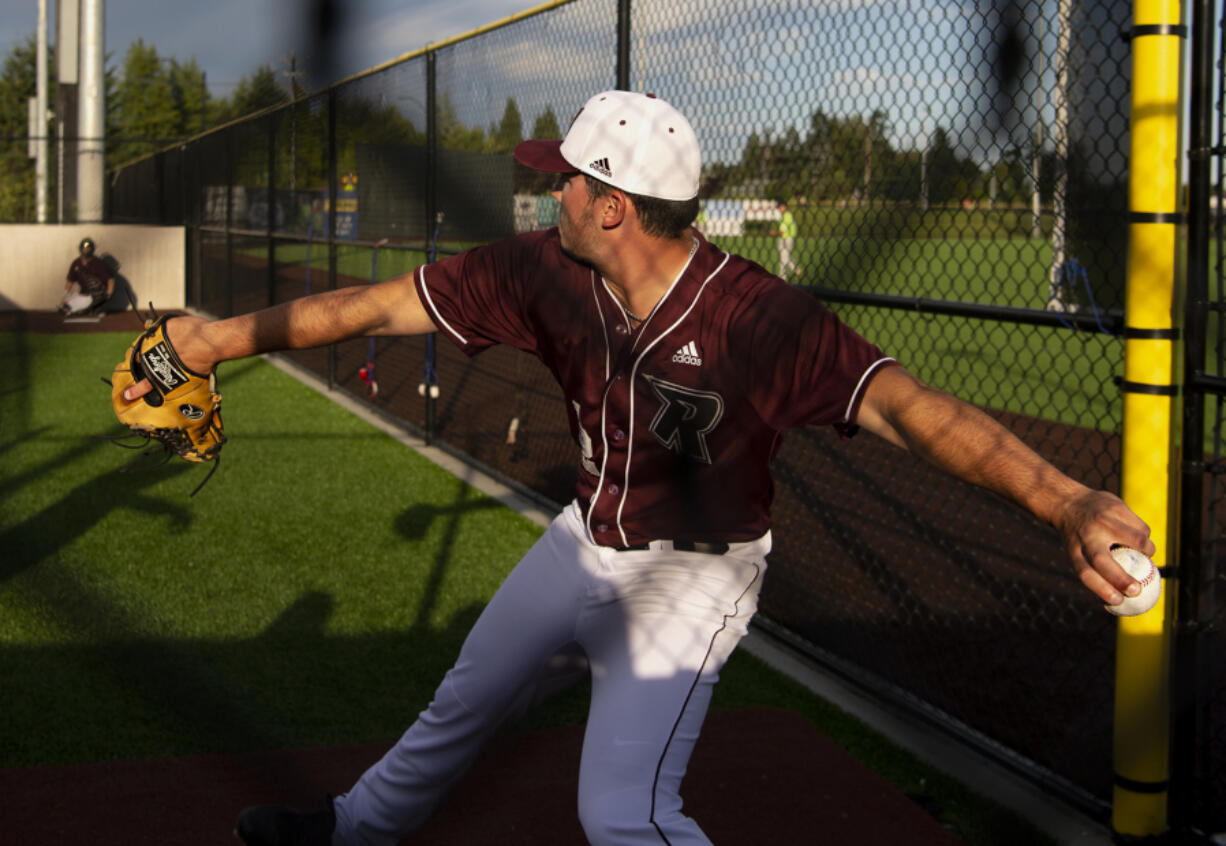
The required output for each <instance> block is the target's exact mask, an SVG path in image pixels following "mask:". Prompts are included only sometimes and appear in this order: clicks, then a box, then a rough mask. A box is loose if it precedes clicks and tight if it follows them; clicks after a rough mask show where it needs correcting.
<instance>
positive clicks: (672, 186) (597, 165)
mask: <svg viewBox="0 0 1226 846" xmlns="http://www.w3.org/2000/svg"><path fill="white" fill-rule="evenodd" d="M515 159H516V161H518V162H519V163H520V164H522V165H524V166H525V167H530V168H532V169H533V170H543V171H547V172H549V173H569V172H571V171H579V172H580V173H586V174H588V175H590V176H593V177H595V178H596V179H599V180H600V181H601V182H605V183H608V184H609V185H612V186H613V187H614V188H620V189H621V190H623V191H627V192H629V193H631V194H640V195H642V196H645V197H658V198H659V199H661V200H690V199H693V198H694V197H697V196H698V180H699V176H700V175H701V171H702V156H701V155H700V153H699V151H698V137H697V136H696V135H695V134H694V128H693V127H691V126H690V122H689V121H688V120H686V119H685V116H684V115H683V114H681V112H679V111H677V110H676V109H674V108H673V107H672V106H670V105H669V104H668V103H666V102H664V101H663V100H661V99H660V98H659V97H657V96H656V95H654V94H636V93H635V92H633V91H605V92H604V93H602V94H597V95H596V96H595V97H593V98H591V99H590V100H588V101H587V103H585V104H584V106H583V108H582V109H580V110H579V114H577V115H575V119H574V120H573V121H572V122H571V125H570V129H569V130H568V131H567V133H566V138H565V139H564V140H562V141H542V140H533V141H525V142H523V143H522V144H520V145H519V146H517V147H516V148H515Z"/></svg>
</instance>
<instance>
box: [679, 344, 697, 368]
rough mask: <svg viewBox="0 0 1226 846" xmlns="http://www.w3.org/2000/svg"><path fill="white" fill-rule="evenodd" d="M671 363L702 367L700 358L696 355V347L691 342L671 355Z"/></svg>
mask: <svg viewBox="0 0 1226 846" xmlns="http://www.w3.org/2000/svg"><path fill="white" fill-rule="evenodd" d="M673 361H674V362H675V363H676V364H692V365H694V366H695V367H701V366H702V356H700V355H699V354H698V347H697V346H696V345H695V344H694V342H693V341H690V342H689V343H688V344H686V345H685V346H684V347H682V348H681V349H679V350H677V351H676V352H675V353H673Z"/></svg>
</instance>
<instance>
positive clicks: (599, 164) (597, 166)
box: [588, 159, 613, 177]
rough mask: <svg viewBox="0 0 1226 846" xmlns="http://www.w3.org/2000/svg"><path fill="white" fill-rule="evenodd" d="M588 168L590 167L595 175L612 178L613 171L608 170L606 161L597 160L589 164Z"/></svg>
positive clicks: (607, 161)
mask: <svg viewBox="0 0 1226 846" xmlns="http://www.w3.org/2000/svg"><path fill="white" fill-rule="evenodd" d="M588 167H590V168H591V169H592V170H594V171H596V172H597V173H603V174H604V175H605V176H609V177H611V176H613V171H612V170H610V169H609V160H608V159H597V160H596V161H594V162H592V163H591V164H589V165H588Z"/></svg>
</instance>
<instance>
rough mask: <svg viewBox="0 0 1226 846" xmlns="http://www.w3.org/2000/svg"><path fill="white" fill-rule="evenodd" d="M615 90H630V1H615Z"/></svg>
mask: <svg viewBox="0 0 1226 846" xmlns="http://www.w3.org/2000/svg"><path fill="white" fill-rule="evenodd" d="M617 88H618V90H620V91H629V90H630V0H617Z"/></svg>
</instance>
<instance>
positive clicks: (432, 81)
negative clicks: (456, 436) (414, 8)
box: [422, 50, 438, 444]
mask: <svg viewBox="0 0 1226 846" xmlns="http://www.w3.org/2000/svg"><path fill="white" fill-rule="evenodd" d="M437 56H438V54H437V53H436V52H435V51H434V50H431V51H430V52H429V53H427V54H426V231H425V233H424V234H425V243H426V249H429V245H430V233H431V231H432V229H433V227H434V218H435V215H437V214H438V98H437V96H436V94H437V85H438V68H437V61H436V60H437ZM433 344H434V333H431V334H430V335H428V336H427V338H426V347H427V349H426V364H425V365H424V367H425V372H426V373H432V372H433V369H434V362H433V361H432V360H431V359H432V357H433V352H434V350H433ZM431 382H432V380H431V379H429V378H427V377H426V376H423V377H422V385H423V386H424V389H425V390H424V395H425V398H426V443H427V444H433V443H434V436H435V431H434V427H435V412H436V410H437V409H436V408H435V406H436V403H435V399H436V398H435V396H434V394H435V391H433V390H431V388H432V387H433V385H432V384H431Z"/></svg>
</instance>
